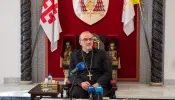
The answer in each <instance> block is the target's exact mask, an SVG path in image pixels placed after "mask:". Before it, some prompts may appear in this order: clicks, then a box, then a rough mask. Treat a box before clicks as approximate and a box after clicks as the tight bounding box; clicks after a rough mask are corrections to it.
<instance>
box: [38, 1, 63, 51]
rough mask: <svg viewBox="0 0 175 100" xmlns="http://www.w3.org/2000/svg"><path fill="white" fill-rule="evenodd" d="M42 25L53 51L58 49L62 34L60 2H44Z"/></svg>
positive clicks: (41, 17)
mask: <svg viewBox="0 0 175 100" xmlns="http://www.w3.org/2000/svg"><path fill="white" fill-rule="evenodd" d="M40 24H41V26H42V28H43V30H44V32H45V33H46V35H47V37H48V39H49V41H50V42H51V51H52V52H53V51H55V50H56V49H57V41H58V40H59V33H60V32H62V29H61V26H60V21H59V17H58V0H44V1H43V7H42V13H41V16H40Z"/></svg>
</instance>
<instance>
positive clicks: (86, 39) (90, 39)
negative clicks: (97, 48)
mask: <svg viewBox="0 0 175 100" xmlns="http://www.w3.org/2000/svg"><path fill="white" fill-rule="evenodd" d="M88 40H89V41H93V40H94V39H93V38H84V39H81V41H84V42H87V41H88Z"/></svg>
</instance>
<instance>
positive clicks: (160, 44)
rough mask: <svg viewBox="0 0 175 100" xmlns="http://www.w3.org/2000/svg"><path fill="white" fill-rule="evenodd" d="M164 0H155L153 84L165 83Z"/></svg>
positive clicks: (153, 13) (153, 18)
mask: <svg viewBox="0 0 175 100" xmlns="http://www.w3.org/2000/svg"><path fill="white" fill-rule="evenodd" d="M163 48H164V0H153V12H152V52H151V53H152V66H151V85H163V61H164V50H163Z"/></svg>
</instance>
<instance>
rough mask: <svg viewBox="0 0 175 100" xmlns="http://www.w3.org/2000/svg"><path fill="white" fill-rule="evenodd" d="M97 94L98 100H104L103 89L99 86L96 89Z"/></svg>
mask: <svg viewBox="0 0 175 100" xmlns="http://www.w3.org/2000/svg"><path fill="white" fill-rule="evenodd" d="M95 92H96V94H97V100H103V88H102V87H101V86H98V87H96V88H95Z"/></svg>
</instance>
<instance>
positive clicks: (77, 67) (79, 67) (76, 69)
mask: <svg viewBox="0 0 175 100" xmlns="http://www.w3.org/2000/svg"><path fill="white" fill-rule="evenodd" d="M84 69H85V64H84V62H80V63H78V64H77V65H76V68H75V69H74V70H72V71H71V72H70V74H69V77H71V76H72V75H73V74H74V73H76V74H75V75H74V76H73V80H72V85H71V88H70V90H69V93H70V99H71V100H72V89H73V86H74V81H75V78H76V76H77V72H78V70H84Z"/></svg>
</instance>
